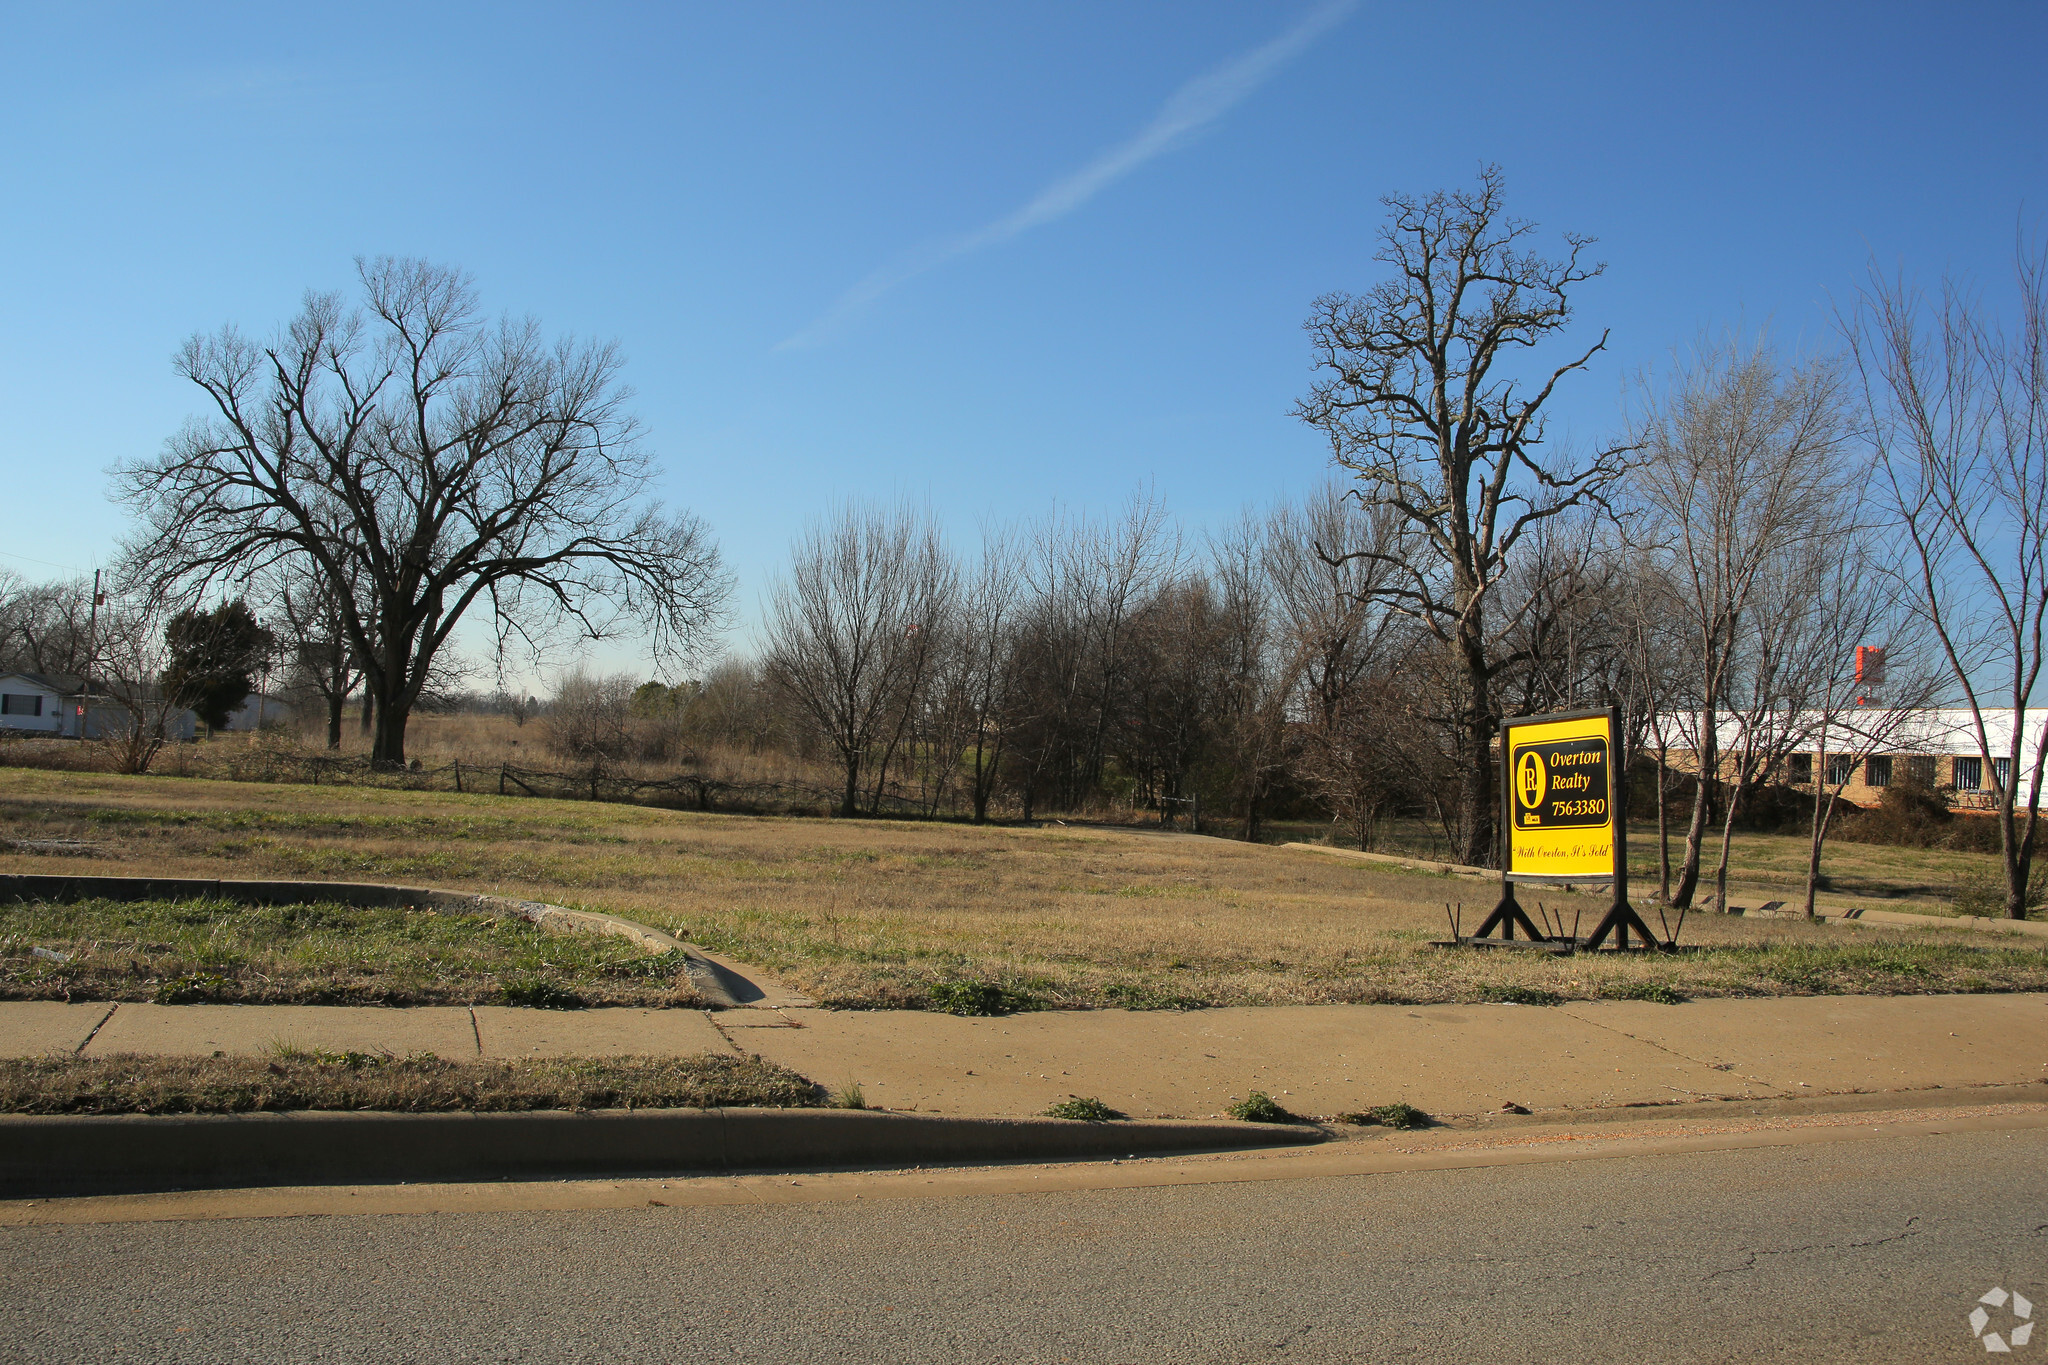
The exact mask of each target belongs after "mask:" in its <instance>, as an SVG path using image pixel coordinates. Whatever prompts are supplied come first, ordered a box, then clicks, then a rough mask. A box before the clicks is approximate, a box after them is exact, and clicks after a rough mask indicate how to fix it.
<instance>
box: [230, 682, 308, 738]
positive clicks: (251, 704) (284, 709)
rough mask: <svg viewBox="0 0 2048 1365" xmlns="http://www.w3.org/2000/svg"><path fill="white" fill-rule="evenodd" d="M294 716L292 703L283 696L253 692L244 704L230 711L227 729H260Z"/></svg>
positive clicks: (279, 723) (282, 722)
mask: <svg viewBox="0 0 2048 1365" xmlns="http://www.w3.org/2000/svg"><path fill="white" fill-rule="evenodd" d="M291 717H292V708H291V703H290V702H287V701H286V700H285V699H284V698H283V697H273V696H267V695H265V694H264V693H262V692H251V693H250V694H249V695H248V696H247V697H245V698H243V699H242V704H241V705H240V706H237V707H236V708H235V709H234V710H232V711H230V712H228V723H227V724H226V725H225V726H224V727H222V728H223V729H227V730H237V731H247V730H260V729H262V728H263V727H264V726H266V725H282V724H284V723H285V722H286V721H289V720H290V719H291Z"/></svg>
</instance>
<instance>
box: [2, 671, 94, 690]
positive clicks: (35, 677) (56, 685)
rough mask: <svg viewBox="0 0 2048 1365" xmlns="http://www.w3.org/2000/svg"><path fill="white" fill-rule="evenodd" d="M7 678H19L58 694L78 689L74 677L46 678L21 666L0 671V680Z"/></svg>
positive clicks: (3, 680)
mask: <svg viewBox="0 0 2048 1365" xmlns="http://www.w3.org/2000/svg"><path fill="white" fill-rule="evenodd" d="M9 678H20V679H21V680H22V681H23V682H26V683H28V684H30V685H32V686H35V687H42V688H47V689H48V690H49V691H52V692H55V693H57V694H58V695H59V696H64V695H68V694H70V693H72V692H76V691H77V690H78V680H77V679H76V678H73V679H70V680H68V681H66V680H62V679H58V678H47V677H44V676H43V675H42V674H40V673H31V672H29V671H28V670H27V669H23V668H11V669H8V670H7V671H5V672H0V682H5V681H6V680H7V679H9Z"/></svg>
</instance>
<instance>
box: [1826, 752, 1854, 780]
mask: <svg viewBox="0 0 2048 1365" xmlns="http://www.w3.org/2000/svg"><path fill="white" fill-rule="evenodd" d="M1854 776H1856V760H1855V759H1853V758H1851V757H1849V756H1848V755H1847V754H1829V755H1828V785H1829V786H1830V787H1846V786H1847V785H1849V779H1851V778H1853V777H1854Z"/></svg>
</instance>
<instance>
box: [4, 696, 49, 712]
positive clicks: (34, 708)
mask: <svg viewBox="0 0 2048 1365" xmlns="http://www.w3.org/2000/svg"><path fill="white" fill-rule="evenodd" d="M41 714H43V697H42V693H40V692H0V716H40V715H41Z"/></svg>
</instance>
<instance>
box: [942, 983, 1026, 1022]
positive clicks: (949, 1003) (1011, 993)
mask: <svg viewBox="0 0 2048 1365" xmlns="http://www.w3.org/2000/svg"><path fill="white" fill-rule="evenodd" d="M929 998H930V1000H931V1008H933V1009H935V1010H937V1011H939V1012H940V1013H941V1014H959V1015H966V1016H969V1017H975V1018H979V1017H985V1016H989V1015H997V1014H1015V1013H1017V1012H1018V1011H1019V1010H1028V1009H1035V1008H1036V1007H1037V1002H1036V1001H1035V1000H1033V999H1032V998H1031V996H1029V995H1028V994H1026V993H1025V992H1023V991H1020V990H1016V989H1014V988H1012V987H1009V986H1005V985H1004V984H1003V983H1002V982H1000V981H934V982H933V983H932V984H931V988H930V991H929Z"/></svg>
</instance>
